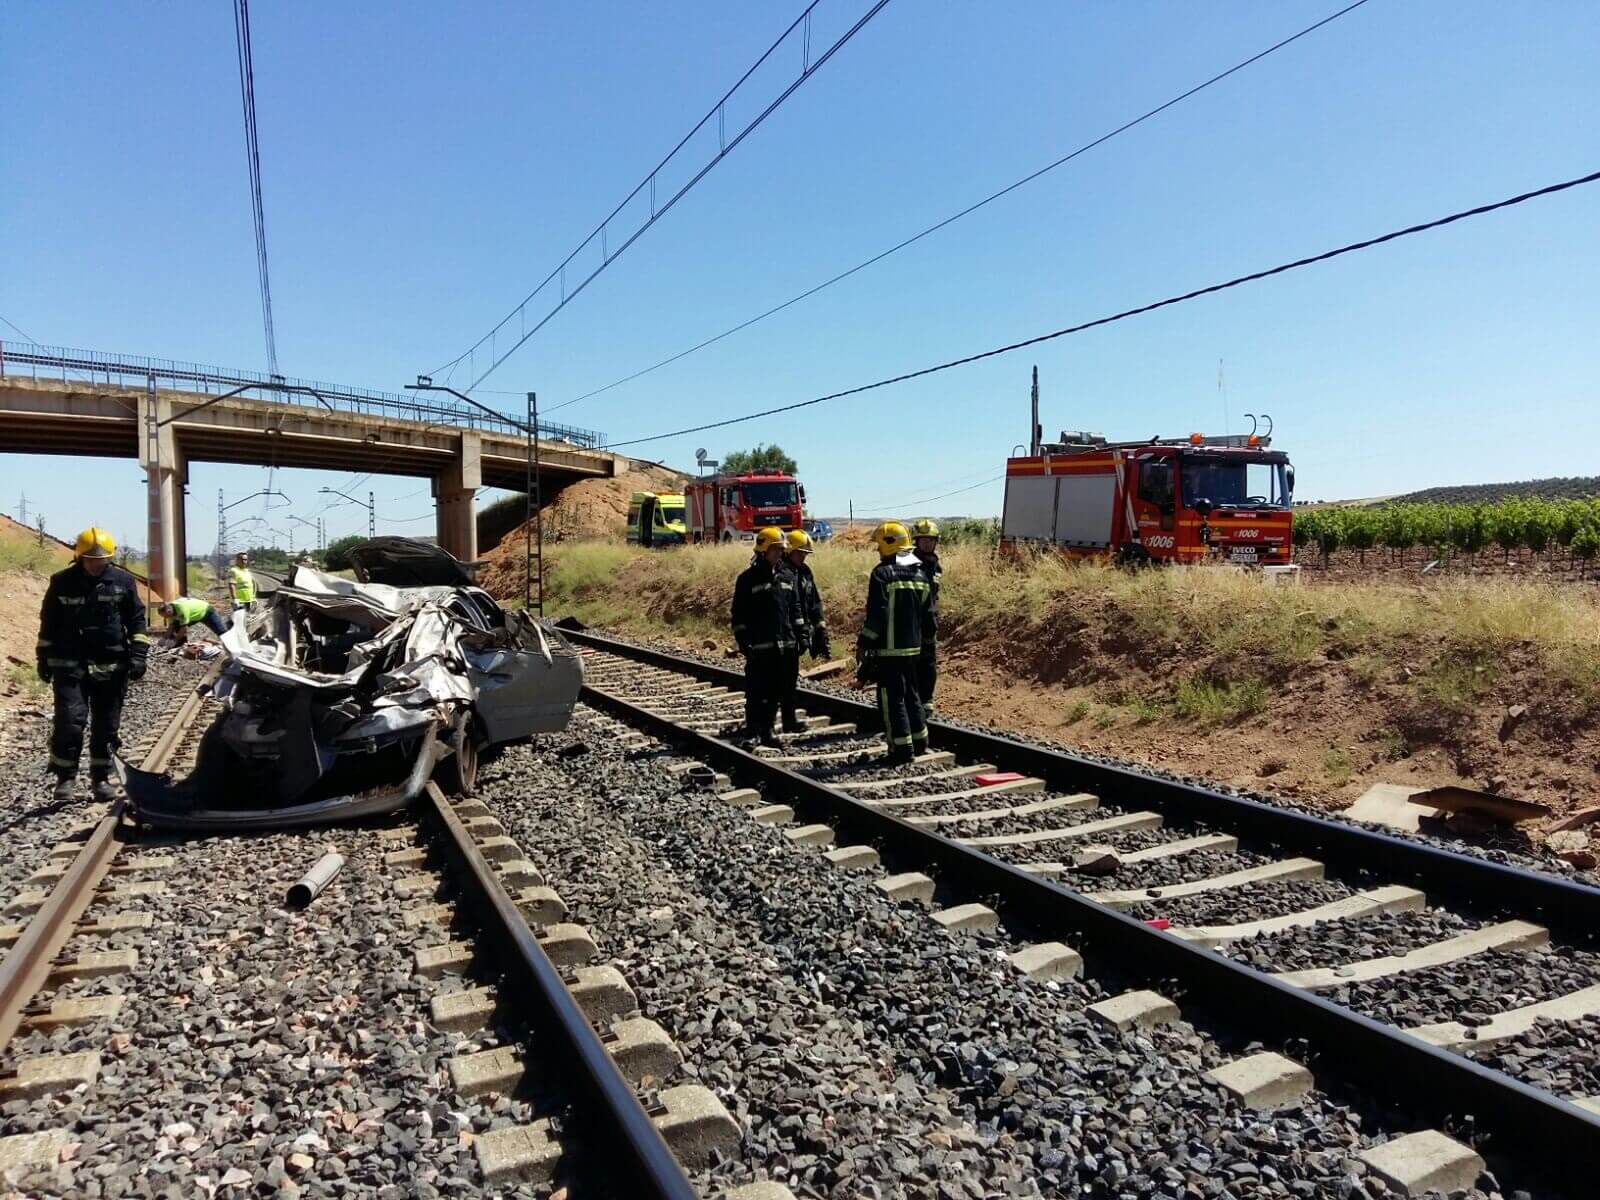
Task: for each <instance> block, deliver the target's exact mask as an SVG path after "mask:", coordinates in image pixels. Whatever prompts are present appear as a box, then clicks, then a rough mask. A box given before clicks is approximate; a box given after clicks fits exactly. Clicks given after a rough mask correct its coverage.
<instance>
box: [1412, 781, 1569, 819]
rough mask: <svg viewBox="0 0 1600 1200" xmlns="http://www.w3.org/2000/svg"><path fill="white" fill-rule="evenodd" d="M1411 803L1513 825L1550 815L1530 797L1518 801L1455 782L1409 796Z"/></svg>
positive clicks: (1547, 809) (1542, 805) (1548, 811)
mask: <svg viewBox="0 0 1600 1200" xmlns="http://www.w3.org/2000/svg"><path fill="white" fill-rule="evenodd" d="M1411 803H1413V804H1421V805H1425V806H1427V807H1429V808H1434V809H1442V810H1444V811H1445V812H1449V813H1453V814H1461V813H1472V814H1473V815H1474V816H1477V817H1482V818H1484V819H1486V820H1489V821H1498V822H1500V823H1502V824H1507V825H1515V824H1516V823H1518V822H1519V821H1533V820H1537V819H1538V818H1540V817H1548V816H1549V815H1550V806H1549V805H1547V804H1536V803H1534V802H1533V801H1532V800H1518V799H1515V798H1514V797H1511V796H1502V795H1499V794H1498V793H1495V792H1480V791H1478V790H1476V789H1475V788H1465V787H1459V786H1456V785H1454V784H1451V785H1448V786H1445V787H1436V788H1429V789H1427V790H1426V791H1423V792H1418V793H1416V794H1415V795H1414V796H1412V797H1411Z"/></svg>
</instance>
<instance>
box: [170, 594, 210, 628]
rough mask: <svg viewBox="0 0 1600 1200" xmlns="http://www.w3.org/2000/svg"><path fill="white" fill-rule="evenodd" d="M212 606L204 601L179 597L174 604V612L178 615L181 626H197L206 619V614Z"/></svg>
mask: <svg viewBox="0 0 1600 1200" xmlns="http://www.w3.org/2000/svg"><path fill="white" fill-rule="evenodd" d="M210 608H211V605H209V604H207V603H206V602H205V601H204V600H193V599H190V598H189V597H188V596H179V597H178V598H177V599H176V600H174V601H173V602H172V611H173V612H174V613H176V614H177V617H178V623H179V624H180V625H197V624H199V623H200V622H201V621H204V620H205V619H206V613H207V612H208V611H209V610H210Z"/></svg>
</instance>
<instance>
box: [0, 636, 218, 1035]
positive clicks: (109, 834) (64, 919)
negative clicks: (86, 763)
mask: <svg viewBox="0 0 1600 1200" xmlns="http://www.w3.org/2000/svg"><path fill="white" fill-rule="evenodd" d="M216 673H217V668H215V667H213V668H212V670H211V671H210V672H208V673H207V674H206V676H205V678H204V679H202V680H201V682H200V684H198V685H196V687H195V688H194V690H193V691H191V692H190V693H189V694H188V695H186V696H185V697H184V698H183V701H182V703H181V704H179V705H178V708H177V711H176V712H174V713H173V715H172V719H171V720H170V721H169V722H168V723H167V726H166V728H165V729H163V730H162V732H161V734H160V736H159V737H157V738H156V740H155V742H154V743H153V744H152V746H151V748H150V751H149V753H148V754H146V755H145V758H144V763H145V766H146V769H147V770H152V771H159V770H162V769H163V768H164V767H165V766H166V765H167V763H168V762H169V761H171V758H172V755H173V753H174V752H175V751H176V750H177V748H178V745H179V744H180V743H181V742H182V740H183V735H184V733H185V731H186V730H187V729H188V728H189V725H190V723H191V722H192V721H193V720H194V718H195V715H196V714H197V713H198V712H199V711H200V705H201V702H202V696H201V691H200V689H201V687H203V686H204V685H205V684H206V683H208V682H210V681H211V680H212V679H214V678H215V677H216ZM127 808H128V800H127V797H126V796H119V797H117V799H116V800H114V801H112V804H111V808H110V811H108V812H107V813H106V815H105V816H103V817H101V818H100V820H99V822H98V823H97V824H96V825H95V827H94V829H93V830H92V831H91V832H90V834H89V837H88V838H87V839H86V840H85V842H84V844H83V849H81V850H79V851H78V853H77V856H76V857H74V858H73V860H72V865H71V866H69V867H68V868H67V872H66V874H65V875H63V876H62V877H61V878H60V879H59V880H57V881H56V885H55V887H53V888H52V889H51V890H50V896H49V898H48V899H47V900H46V901H45V902H44V905H43V906H42V907H41V908H40V909H39V911H38V912H36V913H34V915H33V917H32V919H30V920H29V922H28V927H27V928H26V929H24V930H23V931H22V936H21V937H19V938H18V939H17V940H16V942H15V944H14V945H12V947H11V949H10V950H9V951H7V952H6V956H5V958H4V959H0V1054H3V1053H4V1052H5V1050H6V1047H8V1046H9V1045H10V1044H11V1039H12V1038H13V1037H14V1036H16V1032H17V1030H18V1028H20V1027H21V1025H22V1021H23V1018H24V1017H25V1016H26V1015H27V1014H26V1010H27V1007H28V1005H29V1003H30V1002H31V1001H32V1000H33V997H34V996H35V994H37V993H38V991H39V989H40V988H41V987H43V986H44V984H45V981H46V980H47V979H48V978H49V976H50V968H51V967H52V966H53V965H54V963H55V957H56V955H57V954H59V953H60V952H61V947H62V946H64V945H66V944H67V940H68V939H69V938H70V937H71V936H72V930H73V926H74V925H75V924H76V923H77V920H78V918H79V917H81V916H82V915H83V913H84V910H85V909H87V908H88V907H89V903H90V901H92V900H93V899H94V890H95V888H97V887H99V886H100V881H101V880H102V879H104V878H105V875H106V871H107V869H108V868H109V867H110V866H111V860H112V859H113V858H114V857H115V856H116V853H117V850H118V849H119V848H120V847H121V844H122V818H123V815H124V814H125V813H126V811H127Z"/></svg>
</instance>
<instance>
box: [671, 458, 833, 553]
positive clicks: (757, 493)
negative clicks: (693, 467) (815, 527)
mask: <svg viewBox="0 0 1600 1200" xmlns="http://www.w3.org/2000/svg"><path fill="white" fill-rule="evenodd" d="M683 494H684V502H685V514H684V515H685V527H686V529H687V531H688V538H689V541H691V542H701V543H704V542H734V541H742V542H753V541H755V538H756V533H757V532H758V531H759V530H761V529H764V528H766V527H767V526H774V525H775V526H777V527H778V528H779V529H782V530H784V531H785V532H787V531H788V530H791V529H799V528H800V526H801V522H802V521H804V520H805V499H806V489H805V487H804V486H803V485H802V484H801V483H800V481H799V480H797V479H796V478H795V477H794V476H793V475H784V474H781V473H779V472H776V471H773V472H765V471H754V472H751V473H749V474H746V475H710V476H706V477H705V478H702V479H696V480H693V481H692V482H690V483H689V484H688V485H687V486H686V487H685V488H684V490H683Z"/></svg>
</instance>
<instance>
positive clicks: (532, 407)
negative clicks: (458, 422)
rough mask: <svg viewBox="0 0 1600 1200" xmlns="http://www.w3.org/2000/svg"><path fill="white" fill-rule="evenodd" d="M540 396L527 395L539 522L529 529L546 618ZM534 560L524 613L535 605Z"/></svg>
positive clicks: (531, 510)
mask: <svg viewBox="0 0 1600 1200" xmlns="http://www.w3.org/2000/svg"><path fill="white" fill-rule="evenodd" d="M539 466H541V462H539V394H538V392H528V480H526V483H528V509H526V515H528V523H530V525H531V523H533V522H538V525H534V526H533V528H531V530H528V534H530V536H531V538H534V539H536V546H538V550H536V554H538V574H539V598H538V613H539V616H541V618H544V493H542V490H541V485H542V477H541V472H539ZM534 493H538V494H539V496H538V499H539V504H538V507H534ZM533 573H534V557H533V555H531V554H530V555H528V566H526V570H525V571H523V581H522V610H523V611H525V613H526V611H528V610H530V608H533V606H534V597H533Z"/></svg>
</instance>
